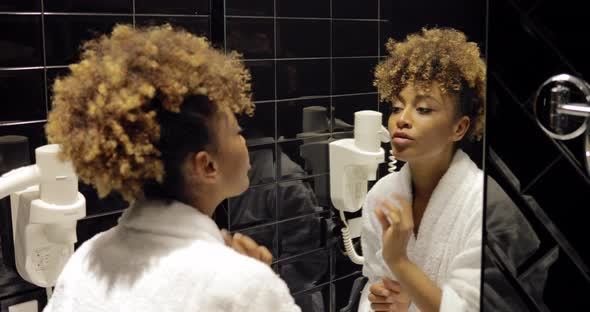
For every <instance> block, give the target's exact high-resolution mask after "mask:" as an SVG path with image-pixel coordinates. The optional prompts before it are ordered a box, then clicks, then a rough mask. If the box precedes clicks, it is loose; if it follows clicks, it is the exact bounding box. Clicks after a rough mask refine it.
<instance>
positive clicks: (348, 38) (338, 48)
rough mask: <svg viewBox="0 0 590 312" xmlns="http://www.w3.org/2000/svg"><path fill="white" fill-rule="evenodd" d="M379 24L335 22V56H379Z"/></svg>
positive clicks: (370, 22)
mask: <svg viewBox="0 0 590 312" xmlns="http://www.w3.org/2000/svg"><path fill="white" fill-rule="evenodd" d="M378 27H379V22H375V21H369V22H362V21H334V42H333V43H334V56H336V57H340V56H368V55H377V50H378V49H379V36H378V35H379V34H378V29H377V28H378Z"/></svg>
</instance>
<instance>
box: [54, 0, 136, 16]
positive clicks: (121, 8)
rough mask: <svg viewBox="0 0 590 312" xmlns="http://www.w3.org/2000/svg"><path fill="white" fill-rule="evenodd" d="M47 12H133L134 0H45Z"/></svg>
mask: <svg viewBox="0 0 590 312" xmlns="http://www.w3.org/2000/svg"><path fill="white" fill-rule="evenodd" d="M43 5H44V7H43V8H44V10H45V12H84V13H90V12H91V13H126V14H132V13H133V0H107V1H102V0H43Z"/></svg>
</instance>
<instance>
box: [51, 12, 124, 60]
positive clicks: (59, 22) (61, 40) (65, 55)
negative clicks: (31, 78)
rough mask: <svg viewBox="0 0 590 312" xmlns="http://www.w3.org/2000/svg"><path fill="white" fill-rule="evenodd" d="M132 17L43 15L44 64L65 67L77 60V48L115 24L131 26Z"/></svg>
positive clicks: (78, 49) (78, 52)
mask: <svg viewBox="0 0 590 312" xmlns="http://www.w3.org/2000/svg"><path fill="white" fill-rule="evenodd" d="M132 23H133V17H132V16H130V15H129V16H122V15H121V16H117V15H112V16H111V15H109V16H99V15H47V16H45V53H46V57H47V65H50V66H51V65H68V64H71V63H74V62H76V61H77V60H78V55H79V54H80V47H81V45H82V44H83V43H84V42H85V41H87V40H89V39H92V38H94V37H96V36H97V35H100V34H104V33H107V32H109V31H110V30H111V29H112V28H113V26H115V25H116V24H132Z"/></svg>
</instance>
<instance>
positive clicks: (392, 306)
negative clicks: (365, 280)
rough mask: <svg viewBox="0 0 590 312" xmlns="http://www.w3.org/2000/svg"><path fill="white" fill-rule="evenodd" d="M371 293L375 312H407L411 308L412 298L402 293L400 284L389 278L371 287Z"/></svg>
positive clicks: (370, 298) (370, 296) (370, 299)
mask: <svg viewBox="0 0 590 312" xmlns="http://www.w3.org/2000/svg"><path fill="white" fill-rule="evenodd" d="M369 291H370V293H369V301H370V302H371V309H372V310H373V311H391V312H407V311H408V308H409V307H410V296H409V295H408V294H407V293H406V292H404V291H402V289H401V286H400V284H399V283H398V282H396V281H394V280H392V279H390V278H389V277H387V276H384V277H383V281H381V282H378V283H375V284H373V285H371V287H370V288H369Z"/></svg>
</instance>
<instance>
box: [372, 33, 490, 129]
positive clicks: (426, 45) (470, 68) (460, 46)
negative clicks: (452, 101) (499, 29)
mask: <svg viewBox="0 0 590 312" xmlns="http://www.w3.org/2000/svg"><path fill="white" fill-rule="evenodd" d="M386 47H387V50H388V52H389V56H388V57H387V59H385V60H384V61H382V62H380V63H379V64H378V65H377V67H376V68H375V81H374V82H373V85H374V86H376V87H377V90H378V92H379V97H380V99H381V101H389V102H392V101H393V98H394V97H396V96H398V95H399V93H400V92H401V91H402V90H403V89H404V88H405V87H406V86H407V85H408V84H412V85H414V86H415V87H416V88H417V89H418V90H420V91H426V92H428V88H429V86H430V83H431V82H432V81H433V80H435V81H437V82H438V83H439V84H440V87H441V92H442V93H443V94H448V93H450V94H456V95H459V102H460V103H459V104H458V108H459V109H458V115H459V116H462V115H467V116H468V117H470V118H471V127H470V130H469V132H468V134H467V135H466V138H468V139H469V140H471V141H479V140H480V139H481V137H482V135H483V129H484V107H485V96H486V65H485V63H484V61H483V60H482V59H481V56H480V50H479V47H478V46H477V44H476V43H474V42H468V41H467V38H466V36H465V34H463V33H462V32H460V31H458V30H455V29H448V28H433V29H426V28H423V29H422V31H421V32H419V33H416V34H410V35H408V36H407V38H406V40H405V41H403V42H396V41H394V40H393V39H389V40H388V42H387V44H386Z"/></svg>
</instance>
